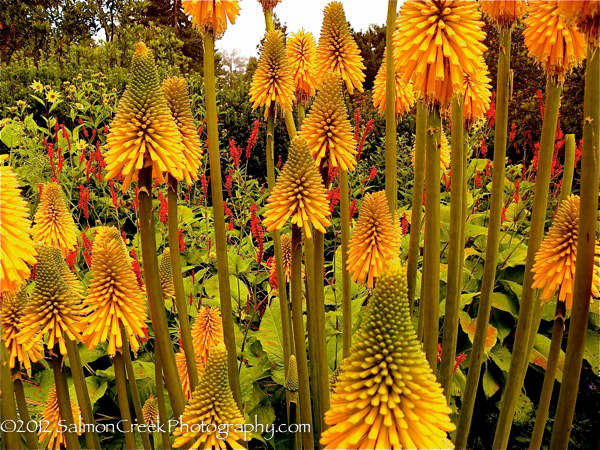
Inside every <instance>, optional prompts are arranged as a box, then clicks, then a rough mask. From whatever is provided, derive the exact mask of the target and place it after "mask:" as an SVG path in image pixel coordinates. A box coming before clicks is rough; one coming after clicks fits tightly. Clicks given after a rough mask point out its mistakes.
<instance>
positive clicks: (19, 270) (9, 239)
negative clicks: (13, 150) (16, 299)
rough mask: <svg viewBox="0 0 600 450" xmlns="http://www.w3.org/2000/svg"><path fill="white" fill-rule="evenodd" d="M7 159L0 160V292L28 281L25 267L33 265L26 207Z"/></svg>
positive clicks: (5, 157) (33, 253)
mask: <svg viewBox="0 0 600 450" xmlns="http://www.w3.org/2000/svg"><path fill="white" fill-rule="evenodd" d="M7 159H8V155H2V156H0V217H1V218H2V220H0V266H1V267H2V270H0V292H7V291H8V292H12V291H16V290H17V289H18V288H19V286H20V284H21V282H22V281H23V280H24V279H26V278H29V274H30V269H29V266H28V264H31V265H33V264H35V261H36V259H35V255H36V253H35V248H34V246H33V241H32V240H31V236H30V235H29V229H30V228H31V221H30V220H29V206H28V205H27V202H26V201H25V200H24V199H23V197H21V192H20V191H19V181H18V180H17V175H16V174H15V172H14V171H13V170H12V167H10V166H5V165H4V161H6V160H7Z"/></svg>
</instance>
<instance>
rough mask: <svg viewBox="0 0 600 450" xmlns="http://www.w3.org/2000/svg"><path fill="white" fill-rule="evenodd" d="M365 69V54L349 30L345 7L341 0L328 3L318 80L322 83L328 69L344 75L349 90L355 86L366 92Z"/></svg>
mask: <svg viewBox="0 0 600 450" xmlns="http://www.w3.org/2000/svg"><path fill="white" fill-rule="evenodd" d="M364 70H365V65H364V64H363V58H362V56H361V55H360V50H359V48H358V45H356V42H354V38H353V37H352V33H351V32H350V27H349V26H348V21H347V20H346V15H345V14H344V7H343V6H342V4H341V3H340V2H330V3H328V4H327V6H326V7H325V11H324V17H323V25H322V26H321V36H320V37H319V46H318V47H317V82H318V83H321V81H322V80H323V79H324V78H325V76H326V75H327V74H328V73H329V72H335V73H337V74H339V75H341V77H342V79H343V80H344V82H345V83H346V87H347V88H348V92H349V93H350V94H352V93H354V89H355V88H356V89H358V91H359V92H363V83H364V82H365V73H364Z"/></svg>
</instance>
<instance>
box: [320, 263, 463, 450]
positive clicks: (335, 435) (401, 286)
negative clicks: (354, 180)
mask: <svg viewBox="0 0 600 450" xmlns="http://www.w3.org/2000/svg"><path fill="white" fill-rule="evenodd" d="M407 291H408V288H407V282H406V271H405V270H404V269H402V268H401V267H400V263H399V262H398V261H397V260H396V261H393V262H389V263H388V267H387V268H386V270H385V271H384V272H383V273H382V274H381V275H380V276H379V279H378V280H377V286H376V287H375V290H374V291H373V296H372V297H371V300H370V302H369V307H368V309H367V311H366V313H365V317H364V318H363V323H362V325H361V327H360V328H359V330H358V331H357V332H356V335H355V337H354V339H353V340H352V343H353V345H352V348H351V350H350V356H349V357H347V358H345V359H344V360H343V362H342V365H341V369H342V370H341V373H340V374H339V375H338V379H337V382H336V386H335V392H334V394H333V395H332V397H331V409H330V410H329V411H327V412H326V413H325V423H326V424H328V425H329V426H330V427H329V428H328V429H327V430H325V431H323V434H322V436H321V444H322V445H323V447H324V448H327V449H335V448H388V449H389V448H445V449H447V448H453V447H454V446H453V444H452V442H450V440H449V439H448V436H447V432H449V431H452V430H454V428H455V427H454V425H453V424H452V422H451V421H450V417H449V415H450V413H451V412H452V410H451V409H450V408H449V407H448V406H447V405H446V398H445V397H444V394H443V392H442V388H441V386H440V384H439V383H438V382H437V381H436V379H435V375H434V374H433V372H432V371H431V368H430V366H429V364H428V363H427V361H426V359H425V355H424V354H423V352H422V350H421V343H420V342H419V340H417V336H416V334H415V332H414V330H413V327H412V322H411V317H410V305H409V302H408V292H407Z"/></svg>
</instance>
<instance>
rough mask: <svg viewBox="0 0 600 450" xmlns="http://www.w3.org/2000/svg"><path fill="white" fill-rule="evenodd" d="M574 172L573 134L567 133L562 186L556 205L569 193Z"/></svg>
mask: <svg viewBox="0 0 600 450" xmlns="http://www.w3.org/2000/svg"><path fill="white" fill-rule="evenodd" d="M574 172H575V135H574V134H567V135H566V136H565V165H564V168H563V177H562V186H561V188H560V197H559V200H558V205H559V206H560V204H561V203H562V202H563V201H564V200H566V199H567V198H568V197H569V195H571V188H572V187H573V173H574Z"/></svg>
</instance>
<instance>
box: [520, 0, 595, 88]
mask: <svg viewBox="0 0 600 450" xmlns="http://www.w3.org/2000/svg"><path fill="white" fill-rule="evenodd" d="M527 12H528V16H527V17H526V18H525V19H524V20H523V23H524V24H525V25H526V26H527V28H526V29H525V31H523V36H524V37H525V45H526V46H527V49H528V50H529V55H530V56H531V57H533V58H534V59H535V60H536V61H538V62H539V63H540V64H541V66H542V68H543V69H544V71H545V72H546V74H547V75H548V77H551V78H556V80H557V81H558V83H563V82H564V81H565V77H566V75H567V74H568V73H569V72H570V71H571V69H573V67H575V66H577V65H578V64H579V63H580V62H581V61H583V59H584V58H585V53H586V45H585V41H584V39H583V35H582V34H581V33H580V32H579V31H578V29H577V26H575V25H567V24H566V23H565V21H564V20H563V18H562V17H561V16H560V14H559V11H558V2H557V1H556V0H544V1H541V0H530V1H529V6H528V7H527Z"/></svg>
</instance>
